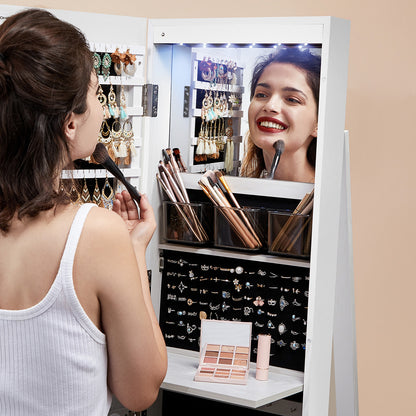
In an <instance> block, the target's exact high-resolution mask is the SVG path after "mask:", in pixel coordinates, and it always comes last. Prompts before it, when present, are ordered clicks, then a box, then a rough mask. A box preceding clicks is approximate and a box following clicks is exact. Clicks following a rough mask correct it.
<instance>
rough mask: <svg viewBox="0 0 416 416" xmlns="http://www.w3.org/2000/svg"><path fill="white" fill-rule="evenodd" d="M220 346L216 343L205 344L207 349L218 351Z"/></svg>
mask: <svg viewBox="0 0 416 416" xmlns="http://www.w3.org/2000/svg"><path fill="white" fill-rule="evenodd" d="M219 350H220V346H219V345H218V344H207V351H219Z"/></svg>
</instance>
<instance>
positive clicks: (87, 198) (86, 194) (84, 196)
mask: <svg viewBox="0 0 416 416" xmlns="http://www.w3.org/2000/svg"><path fill="white" fill-rule="evenodd" d="M81 201H82V203H83V204H88V203H90V202H91V195H90V191H89V190H88V186H87V181H86V180H85V177H84V186H83V187H82V192H81Z"/></svg>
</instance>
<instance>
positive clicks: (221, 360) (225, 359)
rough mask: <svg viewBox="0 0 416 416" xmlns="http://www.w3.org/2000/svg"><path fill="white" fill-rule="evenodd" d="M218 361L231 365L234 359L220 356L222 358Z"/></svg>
mask: <svg viewBox="0 0 416 416" xmlns="http://www.w3.org/2000/svg"><path fill="white" fill-rule="evenodd" d="M218 362H219V363H220V364H227V365H230V364H232V362H233V360H232V359H231V358H220V359H219V360H218Z"/></svg>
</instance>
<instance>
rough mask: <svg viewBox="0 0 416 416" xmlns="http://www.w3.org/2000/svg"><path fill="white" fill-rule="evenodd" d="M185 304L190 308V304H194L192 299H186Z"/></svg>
mask: <svg viewBox="0 0 416 416" xmlns="http://www.w3.org/2000/svg"><path fill="white" fill-rule="evenodd" d="M186 303H187V304H188V305H189V306H191V305H192V304H194V303H196V302H195V301H194V300H192V299H188V300H187V301H186Z"/></svg>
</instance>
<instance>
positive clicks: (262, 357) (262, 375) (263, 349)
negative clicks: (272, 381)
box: [256, 334, 271, 381]
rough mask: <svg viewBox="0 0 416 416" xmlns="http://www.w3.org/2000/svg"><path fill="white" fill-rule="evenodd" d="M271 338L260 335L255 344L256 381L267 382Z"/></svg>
mask: <svg viewBox="0 0 416 416" xmlns="http://www.w3.org/2000/svg"><path fill="white" fill-rule="evenodd" d="M270 341H271V336H270V335H265V334H260V335H259V336H258V343H257V361H256V380H261V381H267V379H268V378H269V362H270Z"/></svg>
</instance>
